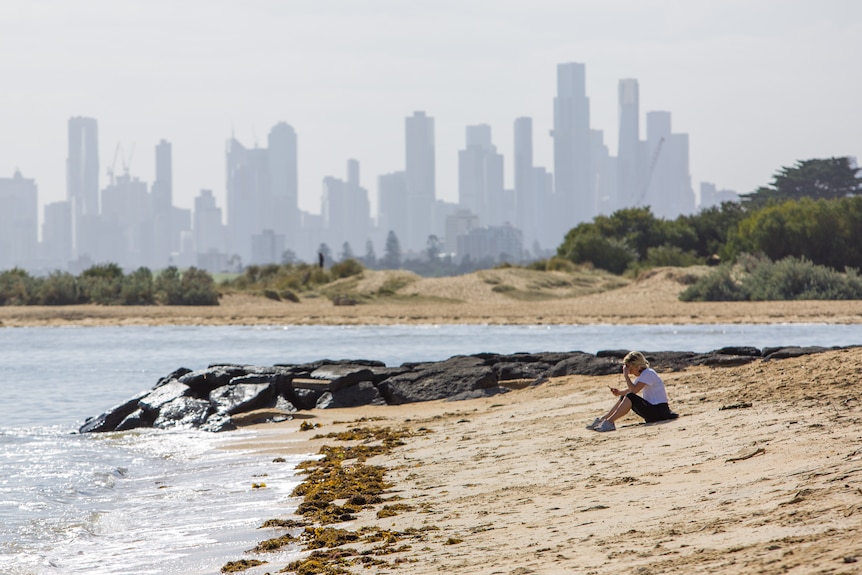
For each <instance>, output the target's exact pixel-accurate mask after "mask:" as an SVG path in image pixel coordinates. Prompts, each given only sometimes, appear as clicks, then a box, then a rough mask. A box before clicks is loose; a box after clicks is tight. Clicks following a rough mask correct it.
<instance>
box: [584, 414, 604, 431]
mask: <svg viewBox="0 0 862 575" xmlns="http://www.w3.org/2000/svg"><path fill="white" fill-rule="evenodd" d="M601 422H602V418H601V417H597V418H596V419H595V421H593V422H592V423H591V424H589V425H587V429H595V428H596V427H598V426H599V424H600V423H601Z"/></svg>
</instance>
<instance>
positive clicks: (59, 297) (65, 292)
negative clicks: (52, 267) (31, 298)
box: [36, 271, 81, 305]
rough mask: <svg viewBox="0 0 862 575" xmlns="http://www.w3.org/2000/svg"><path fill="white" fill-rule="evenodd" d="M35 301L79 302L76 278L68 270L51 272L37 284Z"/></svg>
mask: <svg viewBox="0 0 862 575" xmlns="http://www.w3.org/2000/svg"><path fill="white" fill-rule="evenodd" d="M36 301H37V303H38V304H39V305H74V304H77V303H81V290H80V288H79V286H78V279H77V278H76V277H75V276H73V275H72V274H70V273H69V272H60V271H55V272H52V273H51V274H50V275H49V276H48V277H47V278H45V280H44V281H42V282H41V284H40V285H39V289H38V293H37V295H36Z"/></svg>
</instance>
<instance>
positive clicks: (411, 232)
mask: <svg viewBox="0 0 862 575" xmlns="http://www.w3.org/2000/svg"><path fill="white" fill-rule="evenodd" d="M404 136H405V169H404V175H405V179H406V183H407V229H406V234H407V235H406V236H405V237H403V238H402V237H399V238H398V239H399V241H400V242H401V249H402V250H403V251H409V250H416V251H420V250H423V249H425V244H426V242H427V241H428V236H429V235H431V229H432V227H433V222H432V220H431V218H432V217H433V216H432V207H433V205H434V200H435V199H436V160H435V144H434V118H431V117H429V116H427V115H426V114H425V112H414V113H413V115H412V116H410V117H408V118H407V119H406V120H405V121H404Z"/></svg>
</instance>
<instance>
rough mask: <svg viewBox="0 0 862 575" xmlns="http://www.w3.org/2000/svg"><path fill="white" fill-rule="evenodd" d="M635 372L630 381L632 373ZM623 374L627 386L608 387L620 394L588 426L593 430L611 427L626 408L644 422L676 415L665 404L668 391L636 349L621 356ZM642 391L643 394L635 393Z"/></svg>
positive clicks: (610, 428) (605, 429) (608, 429)
mask: <svg viewBox="0 0 862 575" xmlns="http://www.w3.org/2000/svg"><path fill="white" fill-rule="evenodd" d="M632 375H634V376H635V378H636V379H635V380H634V382H632V378H631V376H632ZM623 377H625V378H626V389H625V390H619V389H617V388H615V387H611V388H610V390H611V393H613V394H614V395H616V396H617V397H619V399H618V400H617V402H616V403H615V404H614V406H613V407H612V408H611V410H610V411H608V412H607V413H606V414H604V415H603V416H602V417H597V418H596V420H595V421H594V422H592V423H591V424H589V425H588V426H587V429H592V430H593V431H614V430H615V429H616V428H617V427H616V425H614V422H615V421H616V420H617V419H619V418H620V417H622V416H624V415H625V414H627V413H628V412H629V410H632V409H633V410H634V412H635V413H637V414H638V415H640V416H641V417H643V418H644V420H646V422H647V423H650V422H653V421H662V420H665V419H676V418H677V414H676V413H674V412H672V411H671V410H670V407H668V405H667V391H665V388H664V382H663V381H662V379H661V377H659V375H658V374H657V373H656V372H655V370H654V369H650V366H649V362H648V361H647V360H646V358H645V357H644V354H642V353H641V352H639V351H631V352H629V353H628V354H626V356H625V358H623ZM641 391H643V397H641V396H639V395H638V393H640V392H641Z"/></svg>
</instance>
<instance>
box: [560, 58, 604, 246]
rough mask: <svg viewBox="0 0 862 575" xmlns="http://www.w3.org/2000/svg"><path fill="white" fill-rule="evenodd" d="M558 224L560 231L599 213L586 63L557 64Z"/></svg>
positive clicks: (564, 230) (561, 232)
mask: <svg viewBox="0 0 862 575" xmlns="http://www.w3.org/2000/svg"><path fill="white" fill-rule="evenodd" d="M551 135H552V136H553V139H554V178H555V179H554V194H555V197H556V202H555V206H554V208H555V212H554V213H555V216H556V221H555V227H556V229H557V232H558V233H559V234H564V233H565V232H566V231H568V230H569V229H571V228H572V227H574V226H575V225H576V224H578V223H581V222H586V221H590V220H592V219H593V217H595V215H596V213H597V209H596V197H595V193H594V189H593V185H592V177H591V176H592V170H591V167H590V99H589V98H587V92H586V66H585V65H584V64H579V63H575V62H572V63H568V64H558V65H557V97H556V98H554V129H553V131H552V133H551Z"/></svg>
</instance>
